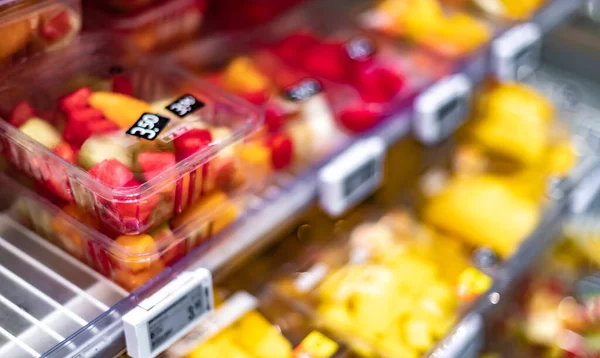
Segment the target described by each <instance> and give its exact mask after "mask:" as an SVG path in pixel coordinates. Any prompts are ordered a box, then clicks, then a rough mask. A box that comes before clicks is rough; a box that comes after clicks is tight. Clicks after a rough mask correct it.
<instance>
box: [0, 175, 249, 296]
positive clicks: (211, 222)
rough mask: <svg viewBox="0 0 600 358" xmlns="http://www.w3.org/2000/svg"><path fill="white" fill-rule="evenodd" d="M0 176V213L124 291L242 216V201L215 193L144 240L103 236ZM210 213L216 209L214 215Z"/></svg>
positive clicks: (81, 215) (68, 208)
mask: <svg viewBox="0 0 600 358" xmlns="http://www.w3.org/2000/svg"><path fill="white" fill-rule="evenodd" d="M23 182H24V180H19V181H18V182H17V181H15V180H14V179H12V178H9V177H8V176H7V175H6V174H0V185H2V188H3V189H4V190H3V192H2V193H1V194H0V199H2V204H3V208H4V205H6V206H7V207H6V212H7V213H9V214H10V215H11V216H12V217H14V218H15V219H16V220H17V221H19V222H20V223H22V224H23V225H25V226H27V227H29V228H30V229H32V230H33V231H35V232H36V233H38V234H39V235H40V236H42V237H43V238H45V239H47V240H48V241H50V242H52V243H54V244H55V245H57V246H58V247H60V248H62V249H63V250H64V251H66V252H68V253H69V254H71V255H72V256H73V257H75V258H77V259H79V260H80V261H82V262H84V263H85V264H87V265H89V266H90V267H92V268H94V269H95V270H96V271H98V272H100V273H101V274H102V275H104V276H106V277H108V278H110V279H112V280H113V281H115V282H116V283H118V284H119V285H121V286H123V287H124V288H125V289H127V290H133V289H135V288H137V287H139V286H141V285H142V284H144V283H145V282H146V281H148V280H149V279H151V278H152V277H154V276H155V275H156V274H158V273H159V272H161V271H162V270H163V269H164V268H165V267H167V266H169V265H171V264H173V263H175V262H176V261H177V260H179V259H180V258H182V257H183V256H185V255H186V254H187V253H189V252H190V251H191V250H193V249H194V248H196V247H198V246H200V245H202V244H203V243H206V242H207V241H209V240H210V239H211V238H212V237H213V236H214V235H215V234H217V233H219V232H220V231H222V230H224V229H225V228H226V227H227V226H228V225H230V224H231V223H233V222H234V221H235V220H236V218H237V217H238V216H239V215H241V213H242V212H243V208H244V206H245V202H244V200H243V198H237V199H235V200H233V199H229V198H227V197H226V196H225V195H224V194H223V193H214V194H211V195H210V196H208V197H205V198H202V199H201V200H200V201H199V202H197V203H196V204H195V205H193V206H192V207H190V208H189V209H188V210H187V211H186V212H185V213H184V214H182V215H180V216H178V217H176V218H173V219H171V220H170V221H168V222H166V223H164V224H163V225H161V226H159V227H158V228H156V229H154V230H151V231H149V232H148V233H147V234H143V235H134V236H123V235H122V236H108V235H106V234H103V233H101V232H100V231H99V230H100V229H101V225H100V223H99V222H98V221H97V220H96V219H95V218H94V217H93V216H91V215H88V214H87V213H85V212H83V211H81V210H79V209H78V208H77V207H76V206H75V205H73V204H55V203H52V202H51V201H49V200H47V199H46V198H44V197H42V196H40V195H39V194H37V193H36V192H34V191H32V190H31V189H28V188H26V187H25V186H23V185H22V183H23ZM215 207H219V208H220V209H219V210H217V211H215V209H214V208H215Z"/></svg>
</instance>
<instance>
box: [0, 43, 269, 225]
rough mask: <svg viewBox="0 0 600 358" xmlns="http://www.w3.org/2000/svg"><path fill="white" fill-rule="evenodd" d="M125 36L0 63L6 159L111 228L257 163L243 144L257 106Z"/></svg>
mask: <svg viewBox="0 0 600 358" xmlns="http://www.w3.org/2000/svg"><path fill="white" fill-rule="evenodd" d="M92 40H93V41H92ZM124 47H126V45H120V44H119V43H113V42H111V41H109V40H108V39H106V38H104V37H92V38H85V37H82V38H80V39H79V41H78V42H77V43H74V44H73V45H72V46H70V47H69V48H68V49H66V50H65V51H62V52H61V53H53V54H52V55H50V56H46V57H44V58H39V59H36V60H35V61H29V62H28V63H26V64H24V66H25V67H26V68H27V70H24V68H22V67H19V66H17V67H15V68H14V70H15V71H14V72H11V73H9V74H7V76H6V77H5V78H10V80H8V81H7V82H4V84H5V85H6V86H7V87H5V88H3V89H2V90H0V93H2V96H3V98H4V101H3V104H2V108H1V110H2V112H3V113H10V114H9V115H8V116H6V117H5V118H7V119H8V122H6V121H0V138H1V140H2V143H3V145H4V154H5V156H6V157H7V159H8V160H9V161H10V162H12V163H13V164H14V165H15V166H17V167H18V168H19V169H21V170H22V171H24V172H25V173H27V174H28V175H30V176H31V177H33V178H35V179H37V180H38V181H40V182H41V183H43V184H44V185H45V187H46V188H48V189H49V190H50V191H51V192H52V193H53V194H55V195H57V196H59V197H60V198H61V199H63V200H65V201H67V202H73V203H75V204H76V205H77V207H78V208H80V209H83V210H84V211H86V212H87V213H88V214H90V215H92V216H93V217H94V218H95V219H97V220H98V222H99V223H100V224H102V226H106V227H107V232H108V233H111V231H110V230H108V228H110V229H111V230H112V233H113V234H115V233H116V234H128V235H132V234H139V233H143V232H147V231H148V230H149V229H152V228H154V227H156V226H157V225H160V224H162V223H164V222H165V221H166V220H168V219H169V218H171V217H172V216H173V215H175V214H179V213H181V212H183V211H184V210H185V209H187V208H189V207H191V206H192V205H193V204H195V203H196V202H198V201H199V200H203V199H204V200H206V198H207V196H208V195H213V194H215V193H231V195H233V196H235V195H238V194H241V193H243V192H246V191H248V190H250V191H252V190H253V189H256V188H258V187H260V183H259V182H260V180H261V178H265V176H266V175H265V169H264V167H260V166H261V165H262V164H263V163H262V162H260V160H257V159H256V158H255V157H256V156H255V155H253V154H252V151H251V150H250V151H249V152H250V153H248V150H247V149H248V147H249V146H250V144H249V142H250V139H251V136H252V135H256V136H257V137H259V136H260V135H259V134H256V131H257V130H258V128H260V126H261V123H262V113H261V111H260V110H259V109H257V108H255V107H253V106H252V105H250V104H249V103H247V102H245V101H243V100H240V99H237V98H235V97H231V96H229V95H227V94H225V93H224V92H221V91H219V90H218V89H216V88H213V87H211V86H210V85H208V84H206V83H204V82H202V81H200V80H198V79H197V78H196V77H194V76H193V75H192V74H190V73H188V72H186V71H185V70H180V69H179V68H177V67H176V66H174V65H172V64H170V63H168V62H167V63H163V62H160V61H159V62H156V61H152V60H149V59H148V58H146V57H144V56H143V55H141V54H140V53H139V52H137V51H135V50H132V49H131V48H128V49H126V48H124ZM115 69H118V71H119V73H118V74H116V75H114V74H111V71H114V70H115ZM34 79H35V80H34ZM14 84H19V85H17V86H14ZM21 84H29V85H27V86H23V85H21ZM92 88H93V90H92ZM119 92H120V93H119ZM124 93H127V94H124ZM138 99H140V100H141V101H140V100H138ZM146 101H147V102H146ZM150 103H152V104H150ZM23 107H25V109H26V111H25V113H24V114H23V112H22V111H21V109H22V108H23ZM80 107H81V108H80ZM45 111H49V112H45ZM36 112H37V113H49V115H48V114H40V115H39V116H41V117H44V116H46V118H48V117H49V116H50V118H51V119H42V118H37V116H38V115H37V113H36ZM32 117H35V118H32ZM65 119H66V120H65ZM9 122H10V123H9ZM65 122H66V124H65ZM11 123H13V124H14V125H12V124H11ZM50 123H52V124H50ZM63 125H64V130H63V133H62V136H61V133H60V128H61V127H62V126H63ZM16 126H17V127H18V128H17V127H16ZM152 129H153V130H152ZM156 133H159V134H158V135H157V134H156ZM90 134H91V136H90ZM32 136H33V137H32ZM36 139H37V140H36ZM75 153H78V154H77V155H76V154H75ZM72 163H77V164H72ZM253 163H254V164H253ZM267 170H268V168H267ZM211 209H214V212H215V215H216V213H217V212H218V209H219V208H218V205H214V206H212V207H211Z"/></svg>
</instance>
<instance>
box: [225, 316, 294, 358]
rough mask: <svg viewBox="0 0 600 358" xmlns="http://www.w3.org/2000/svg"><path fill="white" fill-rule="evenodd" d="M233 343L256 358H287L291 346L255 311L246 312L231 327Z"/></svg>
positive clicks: (290, 352) (289, 355) (289, 354)
mask: <svg viewBox="0 0 600 358" xmlns="http://www.w3.org/2000/svg"><path fill="white" fill-rule="evenodd" d="M231 332H232V337H234V341H235V342H236V343H237V344H239V345H240V346H241V347H243V348H244V349H245V350H246V351H247V352H249V353H251V355H252V356H255V357H258V358H287V357H291V355H292V345H291V343H290V342H288V340H287V339H285V337H283V336H282V335H281V333H280V332H279V331H278V330H277V328H275V327H274V326H273V325H272V324H271V323H270V322H269V321H267V320H266V319H265V318H264V317H263V316H262V315H261V314H260V313H258V312H257V311H251V312H248V313H247V314H246V315H244V317H242V318H241V319H240V320H239V321H238V322H236V323H234V324H233V326H231Z"/></svg>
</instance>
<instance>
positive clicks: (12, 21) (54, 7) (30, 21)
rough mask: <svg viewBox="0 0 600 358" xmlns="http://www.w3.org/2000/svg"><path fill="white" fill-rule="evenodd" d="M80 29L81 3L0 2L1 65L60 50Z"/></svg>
mask: <svg viewBox="0 0 600 358" xmlns="http://www.w3.org/2000/svg"><path fill="white" fill-rule="evenodd" d="M80 28H81V1H79V0H44V1H39V0H38V1H33V0H7V1H2V2H0V38H1V39H2V42H1V43H0V65H4V64H8V63H10V62H12V61H15V60H17V59H19V58H22V57H26V56H29V55H32V54H34V53H36V52H40V51H44V50H48V49H53V48H58V47H60V46H62V45H64V44H66V43H67V42H68V41H69V40H71V39H72V38H73V37H74V36H75V35H76V34H77V33H79V30H80Z"/></svg>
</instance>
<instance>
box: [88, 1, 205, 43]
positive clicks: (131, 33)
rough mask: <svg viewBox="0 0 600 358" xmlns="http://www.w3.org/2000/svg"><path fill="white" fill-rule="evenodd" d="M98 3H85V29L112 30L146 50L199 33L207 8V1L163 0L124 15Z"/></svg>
mask: <svg viewBox="0 0 600 358" xmlns="http://www.w3.org/2000/svg"><path fill="white" fill-rule="evenodd" d="M99 3H100V2H89V3H88V4H86V7H85V10H86V15H87V18H86V20H87V22H86V24H85V26H86V28H89V29H90V30H97V31H110V32H113V33H114V34H117V35H119V36H121V37H123V38H127V39H129V40H131V41H133V42H135V43H136V44H137V45H138V46H139V47H141V48H142V49H145V50H166V49H168V48H170V47H173V46H176V45H177V44H180V43H181V42H183V41H185V40H187V39H190V38H192V37H194V36H197V35H198V34H199V32H200V27H201V26H202V24H203V21H204V13H205V7H206V0H160V1H158V2H154V3H152V4H151V5H149V6H147V7H143V8H141V9H139V10H136V11H133V12H129V13H124V14H123V13H115V12H111V11H107V10H105V9H103V8H101V7H100V6H99ZM118 3H123V1H119V2H118Z"/></svg>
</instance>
